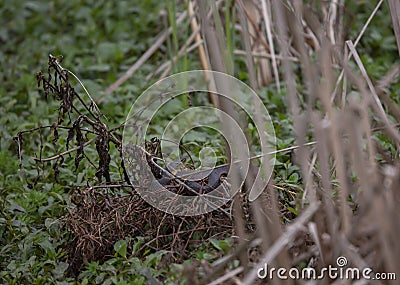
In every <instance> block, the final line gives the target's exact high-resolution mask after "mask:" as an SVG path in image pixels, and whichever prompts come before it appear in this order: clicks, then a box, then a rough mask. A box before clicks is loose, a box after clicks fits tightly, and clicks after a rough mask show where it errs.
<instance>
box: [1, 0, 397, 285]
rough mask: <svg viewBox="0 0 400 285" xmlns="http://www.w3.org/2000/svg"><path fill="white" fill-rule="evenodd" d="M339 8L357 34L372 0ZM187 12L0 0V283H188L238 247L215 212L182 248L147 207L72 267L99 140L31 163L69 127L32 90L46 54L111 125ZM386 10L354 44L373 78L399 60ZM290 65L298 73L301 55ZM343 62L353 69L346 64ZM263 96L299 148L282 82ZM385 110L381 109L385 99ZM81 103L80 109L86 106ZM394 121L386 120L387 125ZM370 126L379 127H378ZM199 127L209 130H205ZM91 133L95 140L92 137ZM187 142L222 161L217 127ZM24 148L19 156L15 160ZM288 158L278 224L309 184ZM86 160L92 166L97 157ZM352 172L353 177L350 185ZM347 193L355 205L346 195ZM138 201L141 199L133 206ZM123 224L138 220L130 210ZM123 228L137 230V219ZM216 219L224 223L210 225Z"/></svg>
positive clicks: (184, 31) (189, 54)
mask: <svg viewBox="0 0 400 285" xmlns="http://www.w3.org/2000/svg"><path fill="white" fill-rule="evenodd" d="M225 2H226V3H225V4H224V5H225V6H224V7H225V10H222V11H223V12H224V13H220V15H219V17H223V18H224V22H223V23H218V24H216V27H217V30H218V29H221V30H222V29H225V35H226V39H224V40H225V41H226V45H227V47H226V50H224V51H225V52H226V54H225V56H226V57H225V58H224V61H225V63H226V62H228V64H227V65H229V63H230V59H233V65H232V67H231V66H229V70H231V69H232V73H233V75H235V76H236V77H237V78H239V79H241V80H243V81H245V82H246V83H250V77H249V74H248V71H247V67H246V60H245V59H244V57H242V56H239V55H237V54H236V55H235V54H234V51H235V49H237V48H241V49H244V48H243V45H242V39H241V38H240V36H239V35H238V34H236V33H237V31H235V30H234V23H232V21H233V19H234V18H235V17H237V11H236V10H235V9H231V10H229V8H231V6H232V5H234V4H233V2H235V1H225ZM311 2H313V1H311ZM314 2H315V1H314ZM346 8H347V9H348V10H347V11H346V12H347V13H348V14H346V17H345V19H344V21H345V22H346V24H347V26H346V27H347V28H348V29H347V30H345V31H344V32H345V37H346V39H348V38H350V39H355V38H356V37H357V35H358V33H359V31H360V30H361V28H362V25H363V24H364V23H365V21H366V19H367V18H368V16H369V14H370V13H371V11H372V10H373V9H374V6H373V5H372V4H371V2H370V1H358V2H357V1H353V2H352V3H349V5H348V6H346ZM185 9H186V6H185V5H184V4H183V3H182V1H179V2H177V3H176V2H175V1H173V0H168V1H166V2H164V1H156V0H145V1H133V2H132V1H105V0H98V1H82V0H71V1H21V0H17V1H7V0H4V1H1V2H0V19H1V20H0V21H1V26H0V65H1V67H2V68H1V72H0V283H2V284H3V283H4V284H100V283H102V284H119V285H122V284H191V283H190V282H191V281H192V279H190V278H193V280H198V279H201V278H205V277H207V275H208V274H209V272H210V271H207V269H208V270H209V268H207V266H204V268H203V267H202V266H200V265H201V264H202V265H204V264H207V265H209V264H210V263H212V262H214V261H216V260H218V259H219V258H220V257H222V256H224V255H226V254H228V253H230V252H232V250H234V249H235V248H236V244H235V242H236V241H235V239H234V238H232V235H233V225H232V224H233V223H232V224H230V225H227V227H226V228H223V227H222V225H223V224H224V223H223V221H225V220H224V218H221V217H219V216H218V217H217V218H215V219H216V220H218V221H219V222H220V223H217V224H213V222H215V221H214V220H213V221H210V220H207V219H206V218H205V217H207V216H204V217H202V218H201V219H200V218H199V220H200V221H201V222H202V223H203V224H204V225H205V227H209V228H208V229H207V230H204V231H197V232H194V233H193V235H192V233H190V234H188V235H187V236H185V237H187V238H188V240H189V239H190V240H191V241H193V240H194V241H195V242H193V243H190V244H189V245H188V244H186V242H181V243H176V244H175V241H174V240H173V237H176V236H174V235H173V234H175V232H174V233H171V232H169V231H171V229H170V228H168V227H167V226H165V228H163V227H162V226H160V227H158V224H157V225H154V224H152V223H156V222H160V223H161V222H163V221H164V220H163V216H162V215H161V216H160V219H159V220H157V219H152V218H151V217H152V216H151V215H150V218H149V220H148V221H146V220H145V218H144V217H143V216H138V217H140V218H143V220H141V221H140V226H142V225H143V227H142V228H140V229H139V230H137V229H132V230H126V232H127V233H130V234H131V235H129V236H126V237H125V238H121V239H118V240H112V241H110V243H111V245H109V246H108V248H107V250H108V251H106V250H105V251H104V252H105V254H103V255H102V256H100V257H99V258H98V260H90V258H89V260H88V259H87V258H86V257H85V256H81V258H82V260H81V261H79V262H80V263H79V266H78V265H77V267H76V268H72V269H71V268H69V265H70V264H71V263H73V262H74V260H72V256H73V257H76V256H77V255H73V254H72V252H73V247H74V246H76V247H77V243H76V240H74V239H75V236H74V234H75V233H76V232H74V231H72V230H71V228H73V226H74V225H76V224H74V223H76V222H77V220H78V218H77V219H76V220H73V221H72V222H71V220H68V217H69V218H71V215H69V214H70V213H71V212H72V211H74V210H75V209H76V207H77V206H76V205H77V204H78V203H77V201H76V200H74V197H78V198H79V197H80V198H82V197H83V198H85V199H86V198H88V199H89V198H90V199H93V201H96V202H95V203H94V204H93V203H92V204H91V206H93V207H94V208H95V206H96V205H95V204H96V203H98V206H99V209H103V208H101V207H103V204H101V203H105V202H104V200H102V199H100V198H99V197H98V196H90V195H92V194H90V195H89V194H88V196H84V195H83V194H82V196H79V195H80V194H79V195H78V194H77V193H78V191H77V188H76V187H81V188H84V187H86V186H88V185H97V184H98V181H97V179H96V169H95V167H92V165H91V161H90V159H93V158H94V159H96V158H97V153H96V149H95V146H93V148H92V149H90V148H89V149H87V151H86V155H87V157H86V158H89V159H83V160H82V161H81V162H80V163H79V165H78V167H76V164H75V154H74V153H72V154H70V155H67V156H65V160H64V161H62V162H60V161H59V160H57V161H56V162H50V163H43V164H42V163H36V162H35V160H34V157H36V158H39V157H40V158H47V157H52V156H54V155H56V154H57V153H60V152H63V151H66V150H67V146H66V144H67V141H68V139H67V137H68V130H67V129H62V128H60V129H58V132H59V133H56V132H55V131H54V129H52V128H50V127H49V126H51V125H52V124H53V123H54V122H57V121H58V120H59V118H60V101H57V100H56V99H55V98H54V97H53V96H52V95H51V94H50V95H46V94H45V92H44V91H43V86H41V87H38V84H37V81H36V78H35V74H36V73H37V72H38V71H39V70H42V71H43V74H45V75H46V76H47V70H46V68H47V60H48V55H49V54H52V55H54V56H56V57H58V56H61V55H62V56H63V62H62V65H63V67H65V68H67V69H68V70H70V71H72V72H73V73H74V74H75V75H76V76H77V77H78V78H79V79H80V80H81V81H82V83H83V84H84V86H85V87H86V89H87V90H88V91H89V93H90V94H91V96H92V97H93V99H94V101H95V102H97V103H98V106H99V109H100V110H101V112H102V113H103V114H104V116H105V118H107V120H106V124H107V127H108V129H113V128H116V127H118V126H119V125H120V124H121V123H123V122H124V120H125V118H126V115H127V114H128V112H129V109H130V107H131V105H132V103H133V102H134V100H135V99H136V98H137V97H138V96H139V95H140V94H141V93H142V92H143V91H144V90H145V89H146V88H148V87H149V86H150V85H151V84H152V83H154V82H156V81H157V80H158V78H159V76H160V74H161V73H162V72H159V73H158V74H156V75H154V76H152V77H151V76H148V75H149V74H151V73H153V72H155V71H156V70H157V68H159V67H160V66H161V65H162V64H164V63H165V62H168V61H169V60H171V59H172V58H174V57H175V56H177V55H178V54H179V53H180V50H181V49H182V46H185V42H186V41H187V40H188V38H189V37H190V36H191V32H190V30H189V29H188V26H189V20H188V18H186V19H185V20H184V21H183V24H181V25H179V24H178V25H176V24H175V22H176V20H177V18H178V16H177V15H179V13H178V12H183V11H185ZM221 9H222V8H221ZM230 11H231V12H230ZM388 15H389V8H388V7H387V5H383V6H382V7H381V9H380V10H379V11H378V13H377V15H376V16H375V17H374V19H373V20H372V22H371V24H370V26H369V27H368V30H367V32H366V34H365V35H364V36H363V38H362V39H361V41H360V43H359V46H358V52H359V54H360V56H361V60H362V62H363V64H364V65H365V67H366V69H367V72H368V74H369V75H370V76H371V79H372V81H373V82H377V81H379V80H380V79H381V78H382V77H384V76H385V74H386V73H387V72H388V70H389V69H390V68H391V67H393V66H394V63H396V62H397V63H398V49H397V46H396V41H395V37H394V35H393V31H392V29H389V28H388V27H391V26H392V22H391V18H390V16H388ZM214 16H215V17H216V15H214ZM225 20H226V21H225ZM220 24H222V25H220ZM168 27H171V35H170V36H168V38H167V40H166V41H165V42H164V43H163V44H162V45H161V46H160V47H159V48H158V49H157V50H156V51H155V52H154V54H153V55H152V56H151V57H150V58H149V59H148V60H147V61H146V62H144V63H143V64H141V66H140V68H139V69H138V70H137V71H136V72H135V73H134V74H133V75H132V76H131V77H130V78H129V79H128V80H127V81H126V82H125V83H124V84H122V85H121V86H119V87H118V88H117V89H116V90H115V91H114V92H113V93H112V94H111V95H110V94H106V93H105V92H104V91H105V90H106V89H107V87H109V86H110V85H111V84H113V83H114V82H115V81H117V80H118V78H120V77H121V76H122V75H123V74H124V73H125V72H126V71H127V70H128V69H129V68H130V67H131V66H132V65H133V64H134V63H135V62H137V60H138V59H139V58H140V57H141V56H142V55H143V54H144V53H145V52H146V51H147V50H148V49H149V48H150V47H151V46H152V45H153V44H154V42H155V41H156V40H157V35H159V33H160V32H162V31H166V30H167V29H168ZM217 32H219V30H218V31H217ZM312 56H314V54H313V55H312ZM293 65H294V66H295V67H296V68H298V69H300V63H298V62H296V63H293ZM350 65H351V66H352V67H355V66H356V65H355V64H354V63H352V62H351V64H350ZM200 68H202V64H201V62H200V60H199V56H198V54H197V49H194V50H192V51H189V50H188V47H187V46H186V47H185V48H183V49H182V53H181V54H180V57H179V59H178V60H177V61H174V62H172V64H171V69H170V71H169V73H168V74H172V73H175V72H181V71H186V70H194V69H200ZM280 72H281V73H283V72H282V71H280ZM296 74H297V75H298V77H299V78H296V80H297V79H299V80H301V79H300V77H301V75H300V72H298V73H296ZM282 78H283V77H282ZM70 79H71V82H73V85H74V88H75V90H76V91H77V92H78V93H79V94H81V95H82V98H84V99H85V103H86V104H87V105H90V100H89V98H88V97H87V96H86V95H85V93H84V90H83V88H82V86H81V85H79V84H78V82H77V81H76V80H74V79H72V77H70ZM272 81H273V80H272ZM281 83H282V82H281ZM303 83H304V82H302V83H300V84H299V85H298V86H297V87H298V89H297V91H298V92H299V99H300V101H301V102H300V103H301V104H302V105H301V106H302V107H304V104H306V103H305V101H306V95H305V94H306V93H307V91H306V89H307V88H306V87H305V86H306V84H303ZM282 85H284V84H282ZM399 90H400V82H399V81H398V80H397V81H396V82H394V84H392V85H390V87H388V90H387V92H388V95H389V97H390V98H391V99H392V100H393V102H396V103H399V102H400V97H399ZM349 91H350V90H349ZM258 93H259V95H260V97H261V99H262V100H263V102H264V103H265V105H266V106H267V107H268V111H269V112H270V115H271V116H272V120H273V122H274V127H275V132H276V135H277V144H276V148H277V149H285V148H288V147H290V146H293V145H295V144H296V138H295V131H294V129H295V128H294V126H293V117H292V115H291V114H290V112H289V108H288V105H289V99H288V97H287V96H286V95H287V90H286V87H285V86H284V87H283V88H282V90H281V92H280V93H279V92H277V91H276V84H275V83H274V82H272V83H271V84H269V85H268V86H264V87H260V89H259V90H258ZM354 93H356V92H355V91H354ZM356 95H357V94H356ZM356 95H355V96H356ZM204 98H205V99H195V100H199V101H195V102H194V104H198V105H208V106H211V105H212V103H211V101H210V100H209V99H208V98H207V97H206V95H205V96H204ZM190 100H191V99H190V98H189V97H183V98H181V99H179V100H177V101H174V104H171V106H167V108H170V109H164V110H162V111H160V114H159V116H158V117H157V119H156V121H155V124H153V126H152V128H154V129H151V131H152V132H154V133H159V132H160V131H162V130H163V128H164V126H165V125H166V124H167V123H168V121H169V120H170V117H169V116H170V114H171V113H172V112H174V111H176V110H181V109H183V108H186V107H187V106H188V105H189V104H190V103H189V101H190ZM77 106H78V105H77ZM384 107H385V108H388V106H387V105H386V104H385V106H384ZM79 108H82V110H83V106H82V105H79ZM320 109H322V107H321V108H320ZM385 110H386V109H385ZM371 117H372V116H371ZM394 118H395V116H394V117H390V119H391V120H392V121H394ZM75 119H76V117H72V118H71V117H68V116H67V115H65V116H64V123H65V124H68V123H71V122H72V121H74V120H75ZM68 120H71V121H69V122H68ZM376 126H377V127H381V125H380V124H377V125H376ZM31 129H35V130H34V131H30V132H26V133H22V135H21V136H17V134H18V132H21V131H25V130H31ZM248 130H249V133H250V135H251V137H252V140H253V144H254V146H256V147H257V146H258V145H259V139H258V137H257V130H256V129H255V127H254V125H252V124H251V123H249V125H248ZM204 132H206V133H207V134H206V135H204ZM202 134H203V135H202ZM86 135H87V137H88V138H90V134H86ZM307 136H308V138H310V141H312V140H313V137H312V135H311V133H307ZM56 137H57V138H56ZM373 137H374V139H376V141H377V143H378V145H380V146H381V149H383V150H384V152H385V151H386V152H387V155H388V156H390V157H392V158H395V159H398V152H396V151H398V149H397V148H396V147H395V144H394V143H393V141H392V140H391V139H389V138H388V136H387V135H386V134H382V133H375V134H373ZM183 142H184V143H185V144H186V145H185V147H186V150H187V151H189V152H190V153H191V154H193V156H194V157H197V154H198V153H199V152H200V150H201V149H202V147H204V146H211V147H214V148H215V150H216V155H217V159H218V162H219V163H225V162H226V155H225V154H224V141H223V140H222V138H221V137H220V135H219V134H218V133H217V132H215V131H213V130H206V129H201V130H197V129H196V130H193V131H191V132H189V133H188V134H187V135H186V136H185V138H184V139H183ZM18 143H19V144H18ZM70 144H71V148H72V147H76V146H77V142H76V141H75V139H74V140H71V142H70ZM19 146H21V149H19ZM19 152H20V153H21V154H22V156H21V157H18V153H19ZM110 154H111V158H112V161H111V163H110V172H111V178H112V181H121V180H123V171H122V168H121V162H120V160H119V159H118V158H119V157H118V150H117V146H116V145H113V144H110ZM294 155H295V153H293V152H292V151H288V152H282V153H279V154H278V155H277V158H276V159H277V163H276V165H275V169H274V180H275V186H274V187H275V188H274V189H275V190H276V193H277V196H278V201H279V207H280V208H279V210H280V213H281V215H280V216H279V218H280V221H281V223H282V224H286V223H290V222H291V221H293V220H294V219H295V218H296V217H297V216H298V215H299V213H300V212H301V211H302V210H303V208H302V198H303V194H304V193H303V191H304V185H303V182H304V181H303V178H302V174H301V171H300V167H299V166H298V164H296V163H295V162H294V161H293V156H294ZM379 161H385V157H384V156H383V155H382V157H379ZM93 162H94V164H96V163H97V161H96V160H93ZM57 163H59V165H57ZM196 163H198V161H196ZM317 165H318V162H317ZM331 174H332V181H333V182H332V184H333V185H337V181H336V180H335V179H336V177H334V174H333V171H332V173H331ZM357 179H358V178H354V181H357ZM128 193H129V191H127V190H126V189H125V190H116V191H115V193H113V194H110V197H111V198H110V201H111V202H110V203H115V204H114V205H117V204H118V203H122V202H121V201H122V200H124V199H125V198H126V197H128V196H129V194H128ZM74 195H77V196H74ZM332 196H333V194H332ZM71 197H72V198H71ZM124 197H125V198H124ZM346 198H347V197H346ZM96 199H98V200H96ZM349 200H350V201H351V202H353V201H352V197H349ZM93 201H92V202H93ZM107 201H108V200H107ZM138 203H139V202H138ZM118 205H123V206H124V207H125V206H126V204H118ZM139 207H145V206H144V204H140V206H139ZM355 207H356V206H354V208H355ZM94 208H93V209H94ZM141 209H145V208H141ZM246 210H247V209H245V210H244V215H245V216H246V217H247V218H248V217H249V216H251V215H252V214H250V213H249V211H246ZM124 211H125V208H124ZM154 215H156V213H155V212H154ZM157 215H159V214H157ZM136 218H137V217H136ZM225 218H226V217H225ZM104 219H106V218H104ZM168 221H169V222H170V223H171V224H173V223H175V222H176V221H175V220H174V219H172V218H170V220H168ZM182 221H184V222H182V224H183V225H182V227H183V228H184V229H185V230H187V231H188V232H189V231H190V230H189V229H188V228H190V227H199V225H198V224H196V223H195V222H196V220H195V219H193V220H184V219H182ZM129 222H132V223H134V222H135V217H133V218H132V220H129ZM185 223H186V224H185ZM199 223H200V222H199ZM79 225H80V226H82V225H83V224H78V226H79ZM128 226H132V227H134V225H133V224H128ZM180 226H181V225H179V229H180ZM185 227H187V228H185ZM214 227H216V228H219V230H220V231H219V232H218V231H217V230H216V231H215V232H213V231H214V229H213V228H214ZM112 229H114V228H112ZM173 229H174V230H175V228H173ZM157 230H159V231H160V232H161V235H163V238H164V239H162V241H164V242H165V244H166V245H168V246H169V245H171V244H172V245H171V247H163V246H162V245H159V244H157V246H155V245H154V243H156V242H155V240H152V239H154V238H155V239H157V238H158V235H159V232H158V231H157ZM246 230H248V231H249V232H251V231H252V230H254V224H250V225H248V228H246ZM140 233H144V235H143V236H141V235H140ZM146 234H148V235H147V236H146ZM185 234H187V233H185ZM203 234H204V236H203ZM213 234H215V235H216V237H214V236H213ZM204 237H205V238H204ZM74 242H75V243H74ZM157 243H158V241H157ZM234 244H235V246H233V245H234ZM91 246H92V247H96V246H97V245H96V244H94V245H93V244H92V245H91ZM173 246H176V248H174V247H173ZM179 246H182V247H183V249H182V248H178V247H179ZM99 248H100V245H99ZM238 266H239V258H235V259H233V260H232V261H231V262H229V263H228V265H227V269H228V270H232V269H234V268H238ZM188 276H189V277H188ZM188 280H189V281H188Z"/></svg>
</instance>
